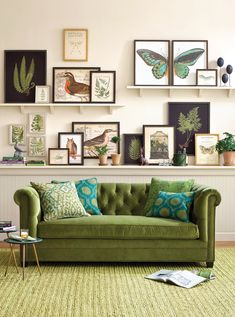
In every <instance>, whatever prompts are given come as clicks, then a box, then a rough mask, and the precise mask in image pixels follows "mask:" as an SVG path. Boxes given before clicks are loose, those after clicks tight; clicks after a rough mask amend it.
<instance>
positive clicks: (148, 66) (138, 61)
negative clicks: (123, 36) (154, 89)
mask: <svg viewBox="0 0 235 317" xmlns="http://www.w3.org/2000/svg"><path fill="white" fill-rule="evenodd" d="M169 55H170V41H168V40H162V41H160V40H135V41H134V64H135V65H134V85H135V86H166V85H170V78H169V76H170V72H169V60H170V59H169Z"/></svg>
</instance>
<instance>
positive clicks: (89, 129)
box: [72, 121, 120, 159]
mask: <svg viewBox="0 0 235 317" xmlns="http://www.w3.org/2000/svg"><path fill="white" fill-rule="evenodd" d="M109 129H110V130H112V131H107V132H106V134H105V136H106V137H107V139H106V141H107V140H108V142H107V144H108V148H109V152H108V157H111V154H113V153H120V142H118V143H117V144H115V143H112V142H110V140H111V138H112V137H113V136H118V137H120V122H116V121H115V122H99V121H98V122H90V121H88V122H72V131H73V132H82V133H84V158H89V159H90V158H97V154H96V152H95V146H101V145H105V143H106V141H105V140H104V142H103V143H102V140H101V141H100V142H99V143H98V140H97V139H95V138H97V137H101V135H102V134H104V133H105V130H109ZM94 139H95V140H94ZM103 139H104V138H103ZM91 140H93V141H92V142H90V141H91ZM88 141H89V142H88Z"/></svg>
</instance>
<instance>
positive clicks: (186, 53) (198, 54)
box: [172, 40, 208, 86]
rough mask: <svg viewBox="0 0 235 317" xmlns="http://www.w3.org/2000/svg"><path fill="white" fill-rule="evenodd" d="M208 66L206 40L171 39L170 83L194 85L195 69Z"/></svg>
mask: <svg viewBox="0 0 235 317" xmlns="http://www.w3.org/2000/svg"><path fill="white" fill-rule="evenodd" d="M207 68H208V41H206V40H202V41H199V40H198V41H197V40H189V41H180V40H179V41H172V85H174V86H196V70H197V69H207Z"/></svg>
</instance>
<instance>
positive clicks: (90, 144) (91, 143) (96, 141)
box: [84, 129, 116, 155]
mask: <svg viewBox="0 0 235 317" xmlns="http://www.w3.org/2000/svg"><path fill="white" fill-rule="evenodd" d="M111 132H116V131H115V130H112V129H106V130H104V132H103V133H102V134H100V135H98V136H96V137H94V138H92V139H90V140H86V141H85V142H84V148H85V149H86V150H87V151H88V154H89V155H91V153H93V154H94V150H95V147H96V146H105V145H107V144H108V143H109V139H110V137H109V134H110V133H111Z"/></svg>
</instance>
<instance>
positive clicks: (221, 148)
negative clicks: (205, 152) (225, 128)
mask: <svg viewBox="0 0 235 317" xmlns="http://www.w3.org/2000/svg"><path fill="white" fill-rule="evenodd" d="M223 134H225V138H223V139H222V140H219V141H218V142H217V144H216V151H217V152H218V153H219V154H222V153H223V156H224V165H226V166H231V165H235V138H234V135H233V134H231V133H228V132H224V133H223Z"/></svg>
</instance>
